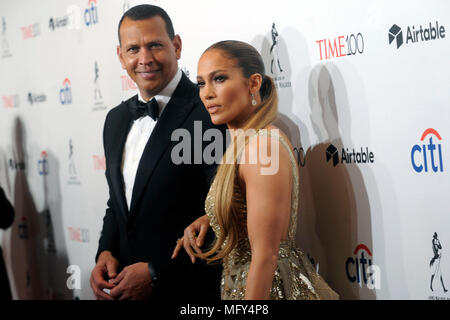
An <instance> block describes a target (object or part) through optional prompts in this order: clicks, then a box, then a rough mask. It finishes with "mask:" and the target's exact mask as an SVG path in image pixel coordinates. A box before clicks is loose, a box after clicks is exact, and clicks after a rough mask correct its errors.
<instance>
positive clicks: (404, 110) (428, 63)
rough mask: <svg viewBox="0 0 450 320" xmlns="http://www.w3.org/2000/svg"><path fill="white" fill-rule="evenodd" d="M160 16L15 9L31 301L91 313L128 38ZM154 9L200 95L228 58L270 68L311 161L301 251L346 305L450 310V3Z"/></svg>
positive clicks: (5, 135)
mask: <svg viewBox="0 0 450 320" xmlns="http://www.w3.org/2000/svg"><path fill="white" fill-rule="evenodd" d="M144 2H145V1H124V0H114V1H113V0H108V1H106V0H70V1H69V0H64V1H62V0H58V1H56V0H46V1H29V0H27V1H25V0H17V1H14V2H6V1H2V2H0V18H1V25H0V27H1V34H0V37H1V39H0V40H1V47H0V75H1V77H0V97H1V100H0V128H1V131H0V132H1V134H0V183H1V185H2V187H3V188H4V189H5V191H6V193H7V194H8V195H9V197H10V199H11V201H12V202H14V203H15V206H16V218H15V223H14V225H13V227H12V228H10V229H9V230H8V231H5V232H3V234H2V247H3V249H4V256H5V259H6V261H7V265H8V270H9V275H10V281H11V283H12V286H13V294H14V297H15V298H22V299H24V298H50V299H74V298H80V299H92V298H93V294H92V292H91V289H90V287H89V276H90V271H91V270H92V268H93V266H94V256H95V253H96V250H97V243H98V238H99V234H100V231H101V226H102V225H101V224H102V218H103V215H104V212H105V208H106V201H107V196H108V189H107V184H106V179H105V177H104V169H105V162H104V155H103V146H102V130H103V122H104V119H105V116H106V113H107V112H108V111H109V110H110V109H111V108H113V107H114V106H116V105H118V104H119V103H120V102H121V101H122V100H125V99H127V98H128V97H131V96H133V95H134V94H136V89H135V85H134V83H132V81H130V80H129V79H128V77H127V75H126V72H125V71H124V70H122V69H121V67H120V64H119V61H118V59H117V56H116V45H117V44H118V39H117V24H118V21H119V19H120V17H121V15H122V13H123V12H124V10H125V9H127V8H128V7H130V6H134V5H136V4H140V3H144ZM147 3H153V4H156V5H159V6H162V7H163V8H164V9H165V10H166V11H167V12H168V13H169V15H170V16H171V18H172V20H173V23H174V27H175V32H176V33H178V34H180V36H181V38H182V41H183V51H182V59H181V60H180V62H179V65H180V68H182V69H183V70H184V71H185V72H186V73H188V75H189V77H190V78H191V80H193V81H194V80H195V78H196V68H197V61H198V59H199V57H200V55H201V53H202V52H203V50H204V49H205V48H207V47H208V46H209V45H211V44H212V43H214V42H216V41H219V40H225V39H237V40H243V41H246V42H249V43H251V44H253V45H254V46H255V47H256V48H257V49H258V50H259V51H260V53H261V54H262V56H263V58H264V60H265V63H266V73H267V74H268V75H271V76H272V77H274V78H275V80H276V84H277V86H278V92H279V100H280V119H279V121H278V125H279V126H280V127H281V128H282V129H283V130H284V131H286V133H288V134H289V136H290V137H291V139H292V142H293V145H294V147H295V151H296V152H297V154H298V156H299V164H300V177H301V194H300V201H301V203H300V210H299V225H298V230H297V238H298V239H297V240H298V243H299V245H300V246H301V247H302V248H303V250H304V251H305V252H306V253H307V254H308V255H309V256H310V258H311V261H312V262H313V263H314V265H316V268H317V269H318V270H319V272H320V273H321V274H322V275H323V276H324V277H325V279H326V280H327V281H328V282H329V283H330V285H331V286H332V287H333V288H334V289H335V290H336V291H338V293H339V294H340V295H341V297H342V298H346V299H449V298H450V294H449V293H448V292H444V286H445V288H446V289H448V288H449V287H450V261H449V256H450V250H449V249H448V248H449V247H450V229H449V225H450V215H449V214H448V209H447V208H448V204H447V203H446V200H447V199H446V195H447V192H448V191H447V190H450V180H449V174H448V166H449V161H448V160H449V158H450V146H449V144H448V141H449V140H448V139H450V129H449V126H448V122H449V120H450V111H449V110H450V109H449V107H450V105H449V103H450V102H449V101H450V90H449V89H450V81H449V76H448V73H449V71H450V62H449V61H450V60H449V59H448V57H449V56H450V41H449V37H450V36H449V35H448V32H449V31H448V30H449V28H450V3H449V2H448V1H446V0H434V1H428V2H426V3H425V2H423V1H418V0H415V1H404V0H402V1H395V2H392V1H387V0H386V1H384V0H380V1H376V2H375V1H372V2H367V3H365V2H364V3H363V2H361V1H356V0H354V1H351V0H346V1H331V0H328V1H327V0H321V1H294V0H290V1H288V0H280V1H276V2H275V1H269V0H260V1H236V0H230V1H226V2H225V1H216V0H214V1H211V0H208V1H207V0H197V1H177V0H171V1H164V0H159V1H147ZM421 28H422V32H421ZM433 38H434V39H433ZM390 40H392V41H390ZM390 42H391V43H390ZM427 129H434V131H433V130H428V131H426V130H427ZM423 134H424V137H423V139H422V140H421V138H422V135H423ZM430 138H431V142H430ZM415 145H417V147H414V146H415ZM424 146H425V147H424ZM433 148H435V149H433ZM424 150H425V151H424ZM353 152H354V154H353ZM358 153H359V154H358ZM350 154H351V155H350ZM424 155H425V159H424ZM355 160H356V161H355ZM425 160H426V166H425ZM421 166H422V167H421ZM414 167H416V169H418V170H419V171H420V167H421V168H422V170H421V171H420V172H417V171H416V170H415V169H414ZM425 167H426V168H425ZM435 232H436V233H437V239H438V240H439V242H440V244H441V248H440V249H438V250H437V251H438V254H440V258H438V259H436V260H435V261H434V262H433V265H432V266H430V261H431V258H432V257H433V255H434V253H433V243H432V240H433V235H434V233H435ZM435 247H436V248H437V247H438V245H437V240H435ZM369 265H372V267H371V268H369V269H367V267H368V266H369ZM69 266H72V267H70V268H69V270H68V267H69ZM433 274H434V277H432V275H433ZM77 275H80V276H81V278H80V279H81V280H80V282H79V283H78V281H77ZM69 277H70V278H69ZM432 279H433V282H432V286H433V290H432V289H431V288H430V284H431V281H432ZM441 279H442V280H441ZM67 280H68V281H67Z"/></svg>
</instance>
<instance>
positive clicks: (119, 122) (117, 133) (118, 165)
mask: <svg viewBox="0 0 450 320" xmlns="http://www.w3.org/2000/svg"><path fill="white" fill-rule="evenodd" d="M132 99H134V97H133V98H132ZM132 99H131V100H132ZM136 99H137V96H136ZM129 102H130V100H129V101H127V102H125V105H124V108H122V109H121V112H120V113H119V114H118V115H116V117H115V120H116V121H115V123H113V124H112V126H111V127H112V129H111V130H110V131H113V132H111V133H110V134H111V135H112V139H111V140H110V141H111V146H110V148H111V149H110V159H109V161H108V163H107V166H108V169H109V173H110V176H111V187H112V193H113V194H114V196H115V198H116V199H117V201H118V203H119V207H120V208H119V209H120V212H121V214H122V217H123V218H124V219H125V220H128V207H127V202H126V198H125V191H124V190H125V188H124V181H123V175H122V157H123V150H124V148H125V143H126V139H127V136H128V132H129V131H130V129H131V125H132V123H133V122H132V118H131V114H130V112H129V106H128V103H129Z"/></svg>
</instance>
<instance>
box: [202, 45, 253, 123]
mask: <svg viewBox="0 0 450 320" xmlns="http://www.w3.org/2000/svg"><path fill="white" fill-rule="evenodd" d="M197 83H198V87H199V89H200V99H201V100H202V102H203V104H204V105H205V107H206V109H207V110H208V112H209V114H210V116H211V121H212V122H213V123H214V124H216V125H219V124H224V123H226V124H227V125H228V127H229V128H240V127H241V126H242V124H243V123H244V122H245V121H246V120H247V119H248V117H249V116H250V114H251V113H252V111H253V109H254V107H253V106H252V104H251V93H250V86H249V79H246V78H245V77H244V75H243V73H242V70H241V68H240V67H239V66H238V64H237V61H236V60H235V59H231V58H229V57H228V56H226V54H224V53H223V52H222V51H221V50H218V49H211V50H208V51H206V52H205V53H204V54H203V55H202V56H201V58H200V60H199V62H198V71H197Z"/></svg>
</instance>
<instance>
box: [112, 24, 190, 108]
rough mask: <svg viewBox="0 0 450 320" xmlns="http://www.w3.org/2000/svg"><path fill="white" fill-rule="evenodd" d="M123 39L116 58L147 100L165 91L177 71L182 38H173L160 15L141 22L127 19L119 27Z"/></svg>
mask: <svg viewBox="0 0 450 320" xmlns="http://www.w3.org/2000/svg"><path fill="white" fill-rule="evenodd" d="M120 39H121V45H120V46H118V47H117V55H118V56H119V59H120V63H121V64H122V68H123V69H125V70H127V73H128V75H129V76H130V78H131V79H133V81H134V82H136V84H137V86H138V88H139V91H140V92H141V95H142V97H143V98H144V99H146V100H148V99H150V98H152V97H153V96H155V95H156V94H158V93H159V92H160V91H161V90H162V89H164V88H165V87H166V86H167V84H168V83H169V81H170V80H171V79H172V78H173V76H174V75H175V73H176V72H177V69H178V62H177V60H178V59H180V56H181V39H180V37H179V36H178V35H176V36H175V37H174V39H173V40H171V39H170V37H169V35H168V34H167V31H166V24H165V22H164V20H163V19H162V18H161V17H159V16H155V17H152V18H150V19H146V20H139V21H133V20H131V19H129V18H125V19H124V20H123V21H122V25H121V26H120Z"/></svg>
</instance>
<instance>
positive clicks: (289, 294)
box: [205, 130, 338, 300]
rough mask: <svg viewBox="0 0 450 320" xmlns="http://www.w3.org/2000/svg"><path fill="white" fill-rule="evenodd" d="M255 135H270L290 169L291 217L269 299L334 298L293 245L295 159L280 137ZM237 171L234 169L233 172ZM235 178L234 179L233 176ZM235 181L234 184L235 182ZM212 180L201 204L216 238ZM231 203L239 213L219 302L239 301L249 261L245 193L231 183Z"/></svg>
mask: <svg viewBox="0 0 450 320" xmlns="http://www.w3.org/2000/svg"><path fill="white" fill-rule="evenodd" d="M257 135H270V136H272V137H277V138H278V139H279V140H280V142H281V144H282V145H283V146H284V147H285V148H286V150H287V151H288V154H289V157H290V160H291V164H292V169H293V177H294V179H293V186H292V194H291V199H292V200H291V217H290V223H289V229H288V236H287V240H285V241H282V242H281V243H280V250H279V255H278V267H277V269H276V271H275V275H274V279H273V282H272V289H271V291H270V299H274V300H284V299H288V300H317V299H337V298H338V295H337V294H336V293H335V292H334V291H333V290H332V289H331V288H330V287H329V286H328V285H327V283H326V282H325V281H324V280H323V279H322V277H321V276H320V275H319V274H318V273H317V272H316V271H315V270H314V268H313V266H312V265H311V263H310V261H309V260H308V258H307V257H306V256H305V254H304V253H303V252H302V251H301V250H300V249H299V248H298V247H297V246H296V245H295V243H294V239H295V232H296V226H297V208H298V194H299V193H298V191H299V177H298V170H297V165H296V161H295V158H294V156H293V154H292V151H291V149H290V147H289V145H288V143H287V142H286V141H285V139H283V137H282V136H280V135H278V134H277V135H275V134H274V133H271V132H270V131H267V130H259V131H257ZM236 172H238V170H236ZM235 179H237V176H236V177H235ZM236 182H237V181H236ZM217 183H219V182H218V181H216V179H214V181H213V183H212V185H211V188H210V190H209V193H208V195H207V198H206V201H205V210H206V214H207V216H208V217H209V220H210V224H211V227H212V228H213V230H214V232H215V234H216V235H218V234H219V233H220V227H219V225H218V223H217V220H216V217H215V214H214V200H215V197H214V194H215V187H216V184H217ZM235 186H236V187H235V191H234V196H233V198H234V201H237V202H238V204H239V207H240V208H241V211H240V223H239V226H240V228H239V241H238V244H237V246H236V247H235V248H234V249H233V250H232V251H231V252H230V254H229V255H228V256H227V257H226V258H224V259H223V261H222V263H223V273H222V281H221V296H222V299H223V300H243V299H244V297H245V288H246V283H247V275H248V270H249V267H250V262H251V249H250V242H249V239H248V233H247V207H246V201H245V193H244V192H242V190H241V188H240V187H239V184H238V183H235Z"/></svg>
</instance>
